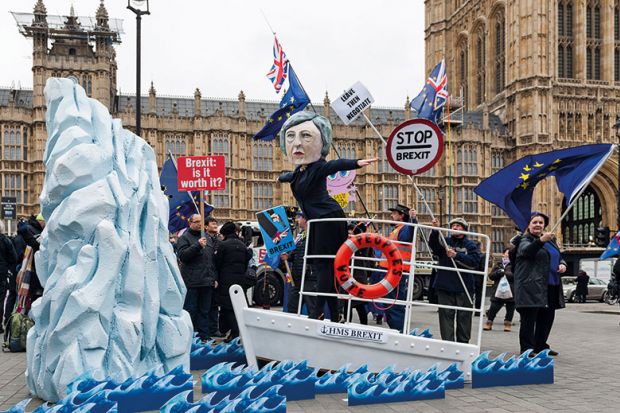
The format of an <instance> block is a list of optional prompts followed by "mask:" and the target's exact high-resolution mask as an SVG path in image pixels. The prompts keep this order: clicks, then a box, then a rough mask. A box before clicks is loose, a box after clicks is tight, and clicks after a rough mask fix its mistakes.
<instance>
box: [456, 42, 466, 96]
mask: <svg viewBox="0 0 620 413" xmlns="http://www.w3.org/2000/svg"><path fill="white" fill-rule="evenodd" d="M457 47H458V68H459V72H458V73H459V78H458V80H459V83H458V85H459V89H460V92H461V93H462V94H463V106H464V107H465V108H467V106H468V99H467V93H468V88H467V73H468V71H467V50H468V48H467V39H462V40H461V41H460V42H459V44H458V46H457Z"/></svg>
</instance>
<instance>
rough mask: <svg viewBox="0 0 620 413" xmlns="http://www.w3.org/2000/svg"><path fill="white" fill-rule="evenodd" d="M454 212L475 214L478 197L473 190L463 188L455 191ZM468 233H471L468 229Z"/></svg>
mask: <svg viewBox="0 0 620 413" xmlns="http://www.w3.org/2000/svg"><path fill="white" fill-rule="evenodd" d="M456 201H457V203H456V212H457V214H477V213H478V197H477V195H476V194H475V193H474V189H473V188H469V187H464V188H457V189H456ZM470 231H473V230H472V229H471V228H470Z"/></svg>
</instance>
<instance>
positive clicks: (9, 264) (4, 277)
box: [0, 221, 17, 333]
mask: <svg viewBox="0 0 620 413" xmlns="http://www.w3.org/2000/svg"><path fill="white" fill-rule="evenodd" d="M16 261H17V254H16V253H15V248H13V243H12V242H11V240H10V239H9V237H7V236H6V235H5V234H4V222H2V221H0V333H3V332H4V329H3V327H2V326H3V323H2V316H3V314H7V313H8V315H10V313H11V311H13V307H11V308H8V307H7V308H6V310H5V308H4V298H5V297H6V292H7V287H8V284H7V283H8V277H9V276H10V275H11V274H9V272H11V271H15V262H16ZM13 303H15V301H13ZM7 304H8V302H7ZM6 319H8V317H6Z"/></svg>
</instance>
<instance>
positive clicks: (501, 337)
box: [0, 303, 620, 413]
mask: <svg viewBox="0 0 620 413" xmlns="http://www.w3.org/2000/svg"><path fill="white" fill-rule="evenodd" d="M618 308H619V307H618V306H613V307H612V306H608V305H606V304H602V303H588V304H568V307H567V308H566V309H564V310H561V311H558V312H557V316H556V320H555V325H554V328H553V331H552V333H551V338H550V340H549V343H550V344H551V346H552V348H553V349H555V350H556V351H559V352H560V355H559V356H558V357H556V364H555V384H552V385H537V386H514V387H496V388H488V389H472V388H471V386H469V385H466V386H465V388H464V389H461V390H449V391H447V392H446V398H445V399H443V400H432V401H425V402H408V403H393V404H379V405H369V406H356V407H347V403H346V401H345V400H343V399H344V398H345V395H344V394H342V395H321V396H318V397H317V398H316V399H315V400H305V401H299V402H289V403H287V411H288V412H291V413H293V412H373V413H382V412H403V413H404V412H451V413H452V412H455V411H458V412H468V413H469V412H471V413H473V412H495V413H500V412H528V413H529V412H546V411H552V410H557V411H562V412H618V411H620V387H619V385H618V378H619V377H620V372H619V370H620V362H619V361H620V346H619V345H618V342H619V338H620V326H619V325H618V322H619V321H620V317H619V315H620V311H619V310H618ZM503 316H504V310H501V311H500V314H498V317H497V318H496V319H495V325H494V328H495V329H494V330H493V331H489V332H486V331H485V332H484V333H483V336H482V337H483V338H482V348H483V350H491V351H493V353H494V354H497V353H499V352H509V353H510V352H511V353H515V352H518V350H519V345H518V328H519V326H518V319H519V316H518V314H516V315H515V320H514V321H515V323H516V325H515V326H514V330H513V331H512V332H510V333H505V332H504V331H503ZM478 320H479V319H478V318H475V319H474V321H475V323H477V322H478ZM414 321H415V323H414V324H413V325H412V327H428V326H431V330H432V331H433V332H434V333H436V334H438V331H439V328H438V325H437V313H436V310H434V309H431V308H428V307H423V308H420V309H416V310H415V316H414ZM371 323H372V321H371ZM473 335H474V336H475V334H473ZM25 365H26V355H25V353H1V354H0V410H5V409H6V408H8V407H10V406H12V405H14V404H15V403H17V402H19V401H20V400H23V399H25V398H27V397H28V390H27V388H26V386H25V380H24V373H23V372H24V370H25ZM200 373H201V372H195V373H194V376H195V378H196V386H195V392H196V395H195V399H199V398H200V396H199V395H200V380H199V376H200ZM40 403H41V401H38V402H37V401H36V400H33V402H31V404H30V405H29V411H30V410H32V409H33V408H34V407H36V406H37V405H39V404H40Z"/></svg>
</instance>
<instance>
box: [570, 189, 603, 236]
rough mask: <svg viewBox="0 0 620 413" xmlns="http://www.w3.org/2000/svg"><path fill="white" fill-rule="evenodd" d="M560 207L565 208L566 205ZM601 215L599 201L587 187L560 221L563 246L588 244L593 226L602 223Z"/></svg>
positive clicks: (592, 232) (594, 193)
mask: <svg viewBox="0 0 620 413" xmlns="http://www.w3.org/2000/svg"><path fill="white" fill-rule="evenodd" d="M563 205H564V204H563ZM562 209H563V211H564V210H566V206H563V207H562ZM602 216H603V214H602V208H601V202H600V200H599V198H598V196H597V195H596V192H594V190H593V189H592V187H588V188H587V189H586V190H585V191H584V192H583V194H581V196H580V197H579V199H577V201H575V205H574V206H573V209H572V210H571V213H569V214H568V215H567V216H566V217H565V218H564V220H563V221H562V236H563V238H564V244H565V245H564V246H567V244H570V245H572V246H586V245H588V244H589V243H590V241H591V239H592V237H594V228H596V227H598V226H600V225H601V223H602Z"/></svg>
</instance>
